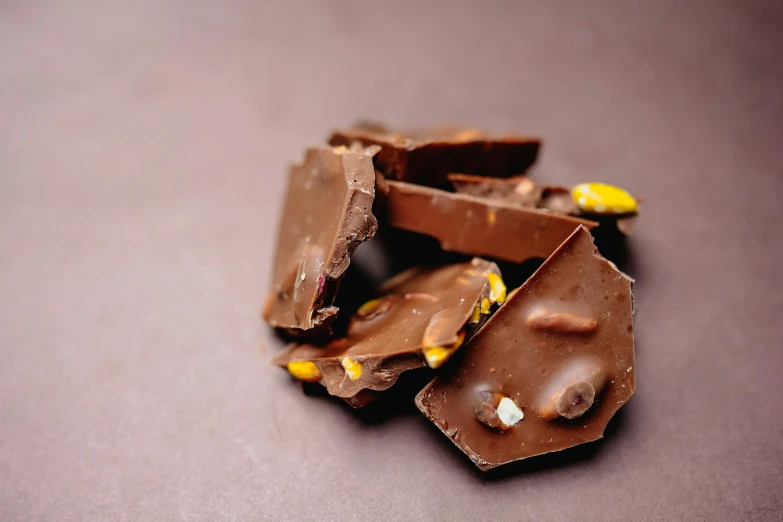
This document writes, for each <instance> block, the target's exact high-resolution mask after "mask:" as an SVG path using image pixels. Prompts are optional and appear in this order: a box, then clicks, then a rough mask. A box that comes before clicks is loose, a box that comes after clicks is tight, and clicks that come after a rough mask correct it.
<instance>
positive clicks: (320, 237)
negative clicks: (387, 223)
mask: <svg viewBox="0 0 783 522" xmlns="http://www.w3.org/2000/svg"><path fill="white" fill-rule="evenodd" d="M378 150H379V149H378V147H370V148H367V149H357V148H352V149H350V150H349V149H347V148H345V147H335V148H332V147H316V148H311V149H308V150H307V152H306V154H305V159H304V162H303V163H302V164H300V165H293V166H292V167H291V169H290V173H289V178H288V189H287V193H286V198H285V204H284V207H283V212H282V217H281V220H280V228H279V231H278V239H277V251H276V254H275V265H274V274H273V279H272V288H271V290H270V291H269V294H268V296H267V300H266V304H265V306H264V312H263V315H264V319H266V321H267V322H268V323H269V324H270V325H271V326H273V327H276V328H285V329H287V330H288V331H289V332H290V333H303V332H322V331H324V330H327V329H328V325H329V323H330V322H331V320H332V319H334V317H335V316H336V314H337V312H338V310H337V308H336V307H335V306H333V303H334V299H335V295H336V292H337V288H338V286H339V284H340V280H341V279H342V277H343V275H344V274H345V271H346V269H347V268H348V265H349V263H350V261H351V256H352V255H353V253H354V251H355V250H356V247H357V246H358V245H359V244H360V243H362V242H363V241H366V240H368V239H370V238H371V237H372V236H373V235H374V234H375V231H376V229H377V221H376V219H375V216H373V214H372V205H373V200H374V198H375V170H374V167H373V163H372V159H373V156H374V155H375V154H376V153H377V152H378Z"/></svg>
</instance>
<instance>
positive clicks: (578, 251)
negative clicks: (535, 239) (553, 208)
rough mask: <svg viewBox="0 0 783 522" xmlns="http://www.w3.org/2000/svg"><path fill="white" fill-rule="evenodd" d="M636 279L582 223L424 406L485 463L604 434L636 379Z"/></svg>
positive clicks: (425, 393)
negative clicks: (633, 289) (601, 251)
mask: <svg viewBox="0 0 783 522" xmlns="http://www.w3.org/2000/svg"><path fill="white" fill-rule="evenodd" d="M631 284H632V281H631V279H630V278H628V277H627V276H626V275H624V274H623V273H621V272H620V271H618V270H617V268H616V267H615V266H614V265H613V264H612V263H610V262H609V261H607V260H606V259H604V258H603V257H601V256H600V255H599V254H598V252H597V250H596V248H595V246H594V245H593V242H592V237H591V236H590V233H589V232H588V231H587V229H585V228H584V227H579V228H577V229H576V231H574V232H573V234H571V236H570V237H568V239H566V241H565V242H564V243H563V244H562V245H561V246H560V247H559V248H558V249H557V250H556V251H555V252H554V253H553V254H552V255H551V256H550V257H549V258H548V259H547V260H546V261H545V262H544V264H543V265H542V266H541V267H540V268H539V269H538V270H537V271H536V273H535V274H533V276H531V277H530V279H528V281H527V282H525V284H524V285H522V286H521V287H520V288H519V289H518V290H517V291H516V292H514V293H512V294H510V296H509V298H508V300H507V301H506V303H505V304H504V305H503V306H501V307H500V309H499V310H498V311H497V312H495V314H494V315H493V316H492V317H491V318H490V319H489V320H488V321H487V323H486V324H485V325H484V326H483V328H482V329H481V330H480V331H479V332H478V333H477V334H476V335H475V336H474V337H473V339H472V340H471V341H470V342H469V343H468V345H467V346H465V347H464V348H463V350H464V357H463V358H462V359H461V360H460V362H459V364H458V365H456V366H455V367H454V368H451V369H450V370H451V371H449V372H448V373H447V374H444V375H441V376H439V377H437V378H436V379H435V380H433V381H432V382H431V383H430V384H428V385H427V387H425V388H424V389H423V390H422V391H421V392H420V393H419V394H418V395H417V397H416V404H417V406H418V407H419V409H420V410H421V411H422V412H423V413H424V414H425V415H426V416H427V417H428V418H429V419H430V420H431V421H432V422H434V423H435V424H436V425H437V426H438V427H439V428H440V429H441V430H442V431H443V432H444V433H445V434H447V435H448V436H449V438H450V439H451V440H452V441H453V442H454V443H455V444H456V445H457V446H458V447H459V448H460V449H461V450H462V451H464V452H465V453H466V454H467V455H468V456H469V457H470V458H471V460H472V461H473V462H474V463H475V464H476V465H477V466H478V467H479V468H481V469H482V470H487V469H490V468H493V467H495V466H500V465H502V464H506V463H508V462H512V461H515V460H519V459H524V458H527V457H532V456H534V455H540V454H542V453H549V452H552V451H558V450H562V449H565V448H569V447H571V446H575V445H577V444H582V443H585V442H590V441H593V440H596V439H598V438H600V437H601V436H602V435H603V432H604V429H605V428H606V425H607V423H608V422H609V420H610V419H611V418H612V416H613V415H614V414H615V412H616V411H617V410H618V409H619V408H620V407H621V406H622V405H623V404H625V403H626V402H627V401H628V399H629V398H630V397H631V395H632V394H633V392H634V388H635V385H636V383H635V374H634V341H633V302H632V294H631Z"/></svg>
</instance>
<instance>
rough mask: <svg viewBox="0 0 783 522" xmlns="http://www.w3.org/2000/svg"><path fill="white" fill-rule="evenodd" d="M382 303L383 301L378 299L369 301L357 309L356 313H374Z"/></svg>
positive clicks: (361, 314) (366, 314) (365, 315)
mask: <svg viewBox="0 0 783 522" xmlns="http://www.w3.org/2000/svg"><path fill="white" fill-rule="evenodd" d="M380 303H381V302H380V301H379V300H378V299H373V300H371V301H367V302H366V303H364V304H363V305H362V306H360V307H359V309H358V310H356V315H358V316H359V317H367V316H368V315H370V314H371V313H373V312H374V311H375V309H376V308H378V305H379V304H380Z"/></svg>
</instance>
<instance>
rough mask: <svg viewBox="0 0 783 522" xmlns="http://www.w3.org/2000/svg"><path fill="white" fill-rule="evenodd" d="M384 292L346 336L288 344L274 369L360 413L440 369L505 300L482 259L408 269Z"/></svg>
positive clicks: (492, 269) (368, 305) (490, 268)
mask: <svg viewBox="0 0 783 522" xmlns="http://www.w3.org/2000/svg"><path fill="white" fill-rule="evenodd" d="M381 290H382V292H381V296H380V297H378V298H377V299H373V300H372V301H369V302H367V303H366V304H364V305H363V306H361V307H360V308H359V309H358V310H357V311H356V313H355V314H354V315H353V316H352V317H351V321H350V323H349V326H348V332H347V335H346V336H345V337H343V338H340V339H336V340H334V341H332V342H331V343H329V344H327V345H326V346H325V347H319V346H313V345H309V344H300V345H293V346H292V347H290V348H289V349H288V350H287V351H286V352H284V353H283V354H281V355H280V356H279V357H277V358H276V359H275V361H274V362H275V363H276V364H278V365H280V366H282V367H285V368H287V369H288V370H289V372H290V373H291V374H292V375H293V376H294V377H296V378H298V379H300V380H304V381H308V382H315V381H317V382H320V383H321V384H323V385H324V386H325V387H326V388H327V390H328V391H329V393H330V394H332V395H335V396H337V397H341V398H343V399H345V400H346V401H347V402H348V403H349V404H351V405H352V406H354V407H357V408H358V407H362V406H364V405H366V404H367V403H368V402H370V401H371V400H373V399H374V398H375V396H376V395H377V394H378V393H379V392H382V391H383V390H386V389H388V388H389V387H390V386H392V385H393V384H394V383H395V382H396V381H397V378H398V377H399V375H400V374H401V373H402V372H404V371H407V370H411V369H414V368H420V367H422V366H425V365H428V366H430V367H432V368H438V367H440V366H441V365H442V364H443V363H444V362H446V361H447V360H448V359H449V357H450V356H451V355H452V354H453V353H454V352H455V351H456V350H457V349H458V348H459V347H460V346H461V345H462V344H463V343H464V342H465V341H466V339H467V338H469V337H470V335H471V334H472V333H473V332H474V331H475V330H476V329H477V328H478V327H479V326H481V324H483V323H484V321H485V319H486V317H487V316H488V314H489V313H490V309H491V307H492V306H493V304H496V303H502V302H503V300H504V299H505V297H506V294H505V286H504V285H503V281H502V279H501V278H500V273H499V271H498V268H497V266H496V265H495V264H494V263H491V262H489V261H484V260H483V259H479V258H475V259H473V261H471V262H468V263H460V264H455V265H449V266H445V267H442V268H437V269H421V268H414V269H411V270H407V271H405V272H403V273H401V274H399V275H397V276H396V277H394V278H392V279H391V280H390V281H388V282H387V283H386V284H385V285H384V286H383V288H382V289H381Z"/></svg>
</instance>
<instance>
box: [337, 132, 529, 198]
mask: <svg viewBox="0 0 783 522" xmlns="http://www.w3.org/2000/svg"><path fill="white" fill-rule="evenodd" d="M355 141H358V142H360V143H361V144H362V145H364V146H369V145H379V146H380V147H381V151H380V153H378V157H377V159H376V166H377V168H378V170H380V171H381V172H382V173H383V174H384V176H386V177H387V178H389V179H394V180H400V181H407V182H410V183H418V184H421V185H430V186H436V187H437V186H439V187H445V186H448V183H447V181H446V175H447V174H448V173H449V172H466V173H470V174H480V175H483V176H499V177H506V176H512V175H514V174H520V173H522V172H525V171H526V170H527V169H528V168H529V167H530V166H531V165H532V164H533V163H535V161H536V158H537V156H538V150H539V147H540V141H539V140H538V139H537V138H530V137H521V136H494V135H491V134H489V133H487V132H483V131H479V130H475V129H467V128H460V127H436V128H432V129H420V130H410V131H406V130H400V131H396V130H394V129H389V128H386V127H384V126H383V125H377V124H358V125H356V126H354V127H352V128H349V129H344V130H336V131H334V132H333V133H332V135H331V137H330V138H329V143H330V144H332V145H346V146H348V145H350V144H351V143H353V142H355Z"/></svg>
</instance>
